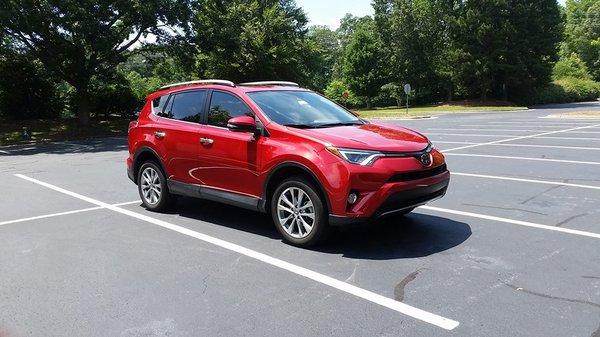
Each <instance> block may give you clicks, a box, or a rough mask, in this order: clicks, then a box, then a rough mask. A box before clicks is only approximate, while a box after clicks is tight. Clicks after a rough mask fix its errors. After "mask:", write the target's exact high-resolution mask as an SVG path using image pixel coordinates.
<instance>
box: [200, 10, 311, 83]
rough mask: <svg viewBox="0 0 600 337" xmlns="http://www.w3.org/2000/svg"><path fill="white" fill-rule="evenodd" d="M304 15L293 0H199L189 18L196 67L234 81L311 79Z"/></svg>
mask: <svg viewBox="0 0 600 337" xmlns="http://www.w3.org/2000/svg"><path fill="white" fill-rule="evenodd" d="M306 24H307V18H306V15H305V14H304V12H303V11H302V9H301V8H298V7H296V5H295V2H294V1H293V0H260V1H259V0H206V1H201V2H200V3H199V5H198V7H197V9H196V15H195V17H194V19H193V21H192V27H193V31H194V35H193V37H192V38H191V42H192V43H193V45H194V46H195V49H196V53H197V54H196V59H195V63H196V64H195V72H196V73H197V74H198V75H199V77H202V78H225V79H228V80H231V81H234V82H244V81H254V80H273V79H278V80H291V81H297V82H300V83H303V84H306V83H308V82H309V79H308V78H307V69H306V67H305V64H306V61H307V60H306V57H310V56H311V53H307V52H306V51H307V49H308V48H307V41H306V33H307V28H306Z"/></svg>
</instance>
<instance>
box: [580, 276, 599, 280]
mask: <svg viewBox="0 0 600 337" xmlns="http://www.w3.org/2000/svg"><path fill="white" fill-rule="evenodd" d="M582 277H583V278H588V279H593V280H600V276H582Z"/></svg>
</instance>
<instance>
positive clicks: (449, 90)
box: [448, 84, 454, 102]
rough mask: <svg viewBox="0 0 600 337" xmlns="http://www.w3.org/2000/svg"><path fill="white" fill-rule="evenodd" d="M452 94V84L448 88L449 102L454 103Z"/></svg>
mask: <svg viewBox="0 0 600 337" xmlns="http://www.w3.org/2000/svg"><path fill="white" fill-rule="evenodd" d="M452 94H453V93H452V84H450V85H449V86H448V102H452V99H453V98H454V97H453V95H452Z"/></svg>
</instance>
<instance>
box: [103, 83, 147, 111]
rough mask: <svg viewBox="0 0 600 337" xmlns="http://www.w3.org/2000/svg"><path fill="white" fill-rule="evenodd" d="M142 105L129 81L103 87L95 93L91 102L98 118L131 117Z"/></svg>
mask: <svg viewBox="0 0 600 337" xmlns="http://www.w3.org/2000/svg"><path fill="white" fill-rule="evenodd" d="M140 104H141V103H140V102H139V101H138V99H137V97H136V95H135V94H134V93H133V91H132V90H131V88H130V87H129V83H128V82H127V81H124V83H118V84H106V85H103V86H102V87H100V88H98V89H97V90H96V91H95V93H94V96H93V97H92V100H91V106H92V109H93V110H92V111H93V112H94V114H95V116H96V117H99V116H101V115H103V116H104V117H108V116H110V115H119V116H121V117H127V116H131V115H132V114H133V113H134V111H135V109H136V108H137V107H139V105H140Z"/></svg>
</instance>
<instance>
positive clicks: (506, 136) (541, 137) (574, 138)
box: [426, 130, 600, 150]
mask: <svg viewBox="0 0 600 337" xmlns="http://www.w3.org/2000/svg"><path fill="white" fill-rule="evenodd" d="M479 131H483V130H479ZM426 134H427V135H428V136H430V135H434V136H460V137H490V138H494V137H505V138H509V137H514V136H515V135H482V134H470V133H438V132H426ZM524 137H526V138H533V137H528V136H524ZM535 138H536V139H560V140H592V141H594V140H596V141H600V137H598V138H585V137H552V136H536V137H535ZM520 139H525V138H521V137H518V138H513V139H503V140H499V141H498V142H512V141H514V140H520ZM493 144H496V143H492V144H490V142H488V143H475V144H474V145H476V146H483V145H493ZM473 147H475V146H473ZM457 150H458V149H457Z"/></svg>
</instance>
